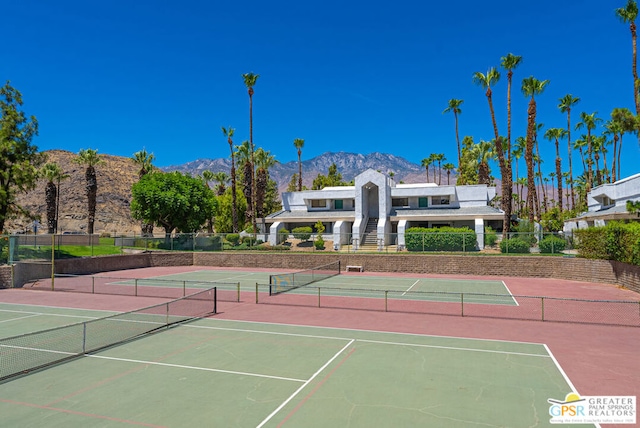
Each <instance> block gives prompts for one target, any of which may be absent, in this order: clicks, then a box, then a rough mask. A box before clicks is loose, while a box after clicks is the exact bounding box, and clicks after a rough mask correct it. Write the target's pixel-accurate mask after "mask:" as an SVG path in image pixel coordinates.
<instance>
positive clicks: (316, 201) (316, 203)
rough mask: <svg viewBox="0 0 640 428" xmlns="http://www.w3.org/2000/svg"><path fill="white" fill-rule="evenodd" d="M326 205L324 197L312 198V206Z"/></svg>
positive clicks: (321, 206) (322, 206) (323, 206)
mask: <svg viewBox="0 0 640 428" xmlns="http://www.w3.org/2000/svg"><path fill="white" fill-rule="evenodd" d="M326 206H327V205H326V204H325V201H324V199H312V200H311V208H325V207H326Z"/></svg>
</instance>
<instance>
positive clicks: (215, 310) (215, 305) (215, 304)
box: [213, 287, 218, 314]
mask: <svg viewBox="0 0 640 428" xmlns="http://www.w3.org/2000/svg"><path fill="white" fill-rule="evenodd" d="M213 313H214V314H217V313H218V287H213Z"/></svg>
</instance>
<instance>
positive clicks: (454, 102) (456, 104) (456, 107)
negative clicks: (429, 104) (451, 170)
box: [442, 98, 464, 166]
mask: <svg viewBox="0 0 640 428" xmlns="http://www.w3.org/2000/svg"><path fill="white" fill-rule="evenodd" d="M462 103H464V100H458V99H455V98H451V99H450V100H449V105H448V107H447V108H446V109H444V111H443V112H442V114H444V113H449V112H451V113H453V116H454V117H455V119H456V142H457V143H458V166H460V159H461V158H460V156H461V153H462V152H461V149H460V135H459V134H458V115H459V114H462V109H461V108H460V106H461V105H462Z"/></svg>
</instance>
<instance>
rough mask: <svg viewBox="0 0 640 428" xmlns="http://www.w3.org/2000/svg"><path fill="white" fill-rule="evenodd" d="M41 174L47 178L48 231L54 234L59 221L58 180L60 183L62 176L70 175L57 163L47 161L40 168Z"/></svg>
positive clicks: (45, 193) (45, 189) (45, 192)
mask: <svg viewBox="0 0 640 428" xmlns="http://www.w3.org/2000/svg"><path fill="white" fill-rule="evenodd" d="M40 176H41V177H43V178H44V179H45V180H47V184H46V186H45V188H44V195H45V203H46V205H47V233H49V234H54V233H56V229H57V222H58V204H57V201H58V195H59V189H58V187H57V186H56V181H57V182H58V183H59V182H60V180H61V179H62V177H68V175H65V174H64V173H63V172H62V169H61V168H60V166H59V165H58V164H57V163H55V162H51V163H47V164H45V165H44V166H43V167H42V169H41V170H40Z"/></svg>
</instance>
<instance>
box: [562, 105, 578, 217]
mask: <svg viewBox="0 0 640 428" xmlns="http://www.w3.org/2000/svg"><path fill="white" fill-rule="evenodd" d="M558 101H560V104H558V108H559V109H560V112H561V113H567V160H568V161H569V183H570V188H571V209H572V210H575V209H576V196H575V193H574V191H573V166H572V165H571V152H572V150H573V146H572V145H571V107H573V106H574V105H576V104H578V103H579V102H580V98H578V97H574V96H573V95H571V94H567V95H565V96H564V97H562V98H559V99H558ZM567 203H568V201H567Z"/></svg>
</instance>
